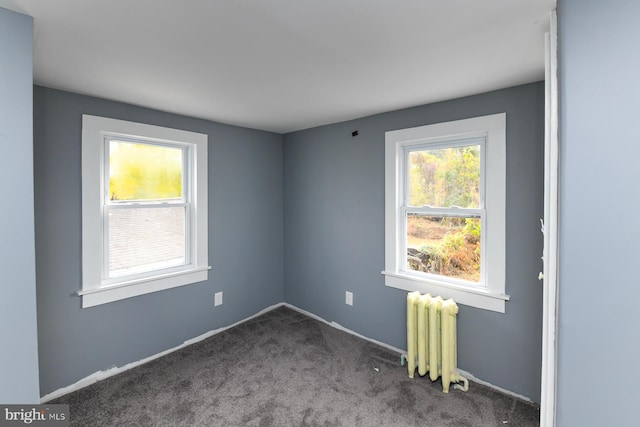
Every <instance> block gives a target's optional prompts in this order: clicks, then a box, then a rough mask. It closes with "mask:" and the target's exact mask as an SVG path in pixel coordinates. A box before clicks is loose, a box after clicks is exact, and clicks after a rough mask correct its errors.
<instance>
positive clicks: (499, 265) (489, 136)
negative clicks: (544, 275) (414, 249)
mask: <svg viewBox="0 0 640 427" xmlns="http://www.w3.org/2000/svg"><path fill="white" fill-rule="evenodd" d="M475 137H486V143H485V147H484V149H485V154H484V155H485V166H484V172H485V176H484V179H485V199H484V201H485V209H486V214H485V215H486V218H485V221H486V225H485V226H484V229H483V230H482V232H483V234H485V247H483V255H482V256H483V272H482V274H483V277H482V281H481V283H482V286H475V285H474V286H471V285H470V286H467V285H463V284H457V283H452V282H449V281H443V280H438V276H435V275H434V276H431V275H424V274H423V275H418V274H416V275H413V274H411V273H408V272H406V271H403V269H402V268H403V265H404V261H403V260H404V258H406V255H405V254H401V253H400V250H399V249H400V247H401V246H402V238H403V237H402V232H403V221H402V220H401V219H402V218H403V217H402V209H401V206H402V203H403V201H402V200H401V198H402V194H403V189H402V187H403V180H404V171H403V169H404V162H405V160H404V152H405V147H407V146H411V145H424V144H428V143H436V142H442V141H451V140H456V139H467V138H475ZM505 230H506V114H505V113H500V114H493V115H489V116H482V117H474V118H471V119H464V120H456V121H452V122H446V123H438V124H434V125H427V126H419V127H415V128H409V129H400V130H395V131H389V132H386V134H385V270H384V271H383V272H382V273H383V274H384V275H385V285H386V286H389V287H393V288H398V289H402V290H405V291H409V292H411V291H416V290H418V291H420V292H423V293H427V292H429V293H431V294H435V295H442V296H443V297H445V298H454V299H455V300H456V301H457V302H459V303H461V304H465V305H469V306H472V307H477V308H482V309H486V310H491V311H496V312H500V313H504V312H505V301H507V300H509V296H508V295H506V294H505V282H506V278H505V273H506V231H505ZM401 257H402V258H401Z"/></svg>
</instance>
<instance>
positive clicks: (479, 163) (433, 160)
mask: <svg viewBox="0 0 640 427" xmlns="http://www.w3.org/2000/svg"><path fill="white" fill-rule="evenodd" d="M385 174H386V178H385V181H386V184H385V186H386V188H385V191H386V193H385V246H386V247H385V271H384V272H383V274H385V283H386V285H387V286H391V287H395V288H399V289H403V290H407V291H415V290H419V291H421V292H430V293H432V294H437V295H443V296H445V297H452V298H454V299H456V301H458V302H460V303H462V304H466V305H471V306H474V307H479V308H484V309H488V310H493V311H498V312H502V313H503V312H504V307H505V301H506V300H508V299H509V297H508V296H507V295H505V192H506V185H505V176H506V115H505V114H504V113H502V114H495V115H491V116H483V117H477V118H472V119H466V120H458V121H454V122H447V123H440V124H435V125H429V126H421V127H417V128H410V129H402V130H396V131H391V132H387V133H386V143H385Z"/></svg>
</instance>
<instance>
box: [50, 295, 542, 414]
mask: <svg viewBox="0 0 640 427" xmlns="http://www.w3.org/2000/svg"><path fill="white" fill-rule="evenodd" d="M282 306H284V307H287V308H290V309H292V310H295V311H297V312H299V313H302V314H304V315H305V316H309V317H311V318H312V319H315V320H318V321H320V322H322V323H325V324H327V325H329V326H331V327H333V328H336V329H339V330H341V331H343V332H346V333H348V334H350V335H354V336H356V337H358V338H362V339H363V340H367V341H369V342H372V343H374V344H377V345H379V346H381V347H385V348H388V349H389V350H391V351H394V352H396V353H398V364H399V363H400V355H402V354H405V353H406V350H402V349H399V348H397V347H393V346H391V345H389V344H385V343H383V342H380V341H377V340H374V339H373V338H369V337H366V336H364V335H361V334H359V333H357V332H355V331H352V330H351V329H348V328H345V327H344V326H342V325H340V324H339V323H336V322H329V321H327V320H325V319H323V318H322V317H320V316H316V315H315V314H313V313H310V312H308V311H306V310H303V309H301V308H298V307H296V306H294V305H291V304H288V303H284V302H281V303H278V304H274V305H272V306H270V307H267V308H265V309H263V310H260V311H259V312H257V313H256V314H254V315H252V316H249V317H247V318H245V319H242V320H239V321H237V322H235V323H233V324H232V325H229V326H224V327H222V328H218V329H215V330H212V331H209V332H205V333H204V334H202V335H198V336H197V337H195V338H191V339H189V340H186V341H185V342H183V343H182V344H180V345H179V346H176V347H173V348H170V349H168V350H165V351H162V352H160V353H157V354H154V355H152V356H149V357H145V358H144V359H141V360H138V361H136V362H131V363H128V364H126V365H124V366H114V367H112V368H109V369H107V370H104V371H97V372H94V373H93V374H91V375H89V376H87V377H85V378H82V379H81V380H79V381H77V382H75V383H73V384H71V385H69V386H66V387H62V388H59V389H57V390H55V391H53V392H51V393H49V394H47V395H45V396H43V397H41V398H40V403H46V402H49V401H50V400H53V399H57V398H58V397H61V396H64V395H65V394H69V393H71V392H74V391H77V390H80V389H82V388H84V387H87V386H89V385H91V384H94V383H96V382H98V381H102V380H104V379H106V378H109V377H112V376H114V375H117V374H120V373H122V372H125V371H128V370H129V369H133V368H135V367H137V366H140V365H143V364H145V363H147V362H151V361H152V360H155V359H158V358H159V357H162V356H165V355H167V354H170V353H173V352H174V351H178V350H180V349H182V348H185V347H187V346H190V345H192V344H195V343H197V342H200V341H202V340H205V339H207V338H209V337H211V336H213V335H216V334H219V333H220V332H223V331H226V330H227V329H229V328H233V327H234V326H237V325H239V324H241V323H243V322H246V321H247V320H251V319H253V318H255V317H258V316H261V315H263V314H264V313H267V312H269V311H271V310H274V309H276V308H278V307H282ZM458 370H459V371H460V374H462V375H463V376H464V377H466V378H467V379H469V380H471V381H473V382H476V383H479V384H482V385H484V386H487V387H489V388H492V389H494V390H497V391H499V392H500V393H504V394H507V395H510V396H513V397H516V398H518V399H521V400H524V401H526V402H530V403H533V401H532V400H531V399H529V398H528V397H526V396H522V395H519V394H517V393H514V392H512V391H509V390H506V389H504V388H502V387H498V386H496V385H493V384H491V383H488V382H486V381H482V380H480V379H478V378H476V377H475V376H474V375H473V374H470V373H469V372H466V371H463V370H462V369H458Z"/></svg>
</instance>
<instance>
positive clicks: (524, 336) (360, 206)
mask: <svg viewBox="0 0 640 427" xmlns="http://www.w3.org/2000/svg"><path fill="white" fill-rule="evenodd" d="M499 112H506V113H507V176H508V177H507V272H506V277H507V285H506V291H507V293H508V294H510V295H511V301H509V302H507V305H506V314H498V313H495V312H488V311H484V310H479V309H475V308H470V307H467V306H461V310H460V315H459V323H458V328H459V335H458V342H459V353H458V356H459V366H460V368H462V369H464V370H466V371H469V372H471V373H472V374H474V375H475V376H477V377H478V378H480V379H482V380H485V381H488V382H490V383H492V384H495V385H497V386H500V387H503V388H505V389H508V390H511V391H513V392H516V393H519V394H522V395H524V396H527V397H529V398H530V399H532V400H534V401H539V400H540V369H541V346H542V341H541V328H542V289H541V282H538V280H537V275H538V272H539V271H541V269H542V265H541V260H540V257H541V255H542V235H541V233H540V222H539V218H541V217H542V215H543V167H544V164H543V154H544V136H543V131H544V85H543V84H542V83H536V84H530V85H525V86H519V87H514V88H510V89H505V90H500V91H496V92H491V93H487V94H482V95H477V96H471V97H467V98H462V99H457V100H453V101H447V102H442V103H437V104H431V105H426V106H422V107H417V108H411V109H407V110H401V111H394V112H389V113H385V114H380V115H375V116H371V117H366V118H363V119H359V120H354V121H350V122H345V123H338V124H334V125H329V126H323V127H318V128H314V129H309V130H305V131H300V132H295V133H291V134H287V135H285V139H284V140H285V144H284V197H285V207H284V213H285V249H284V252H285V259H286V263H285V299H286V301H287V302H288V303H291V304H293V305H295V306H297V307H300V308H302V309H305V310H308V311H310V312H312V313H315V314H317V315H319V316H321V317H323V318H325V319H327V320H330V321H336V322H338V323H339V324H341V325H343V326H345V327H347V328H350V329H352V330H354V331H356V332H358V333H360V334H363V335H365V336H367V337H369V338H373V339H376V340H379V341H382V342H384V343H387V344H390V345H393V346H395V347H399V348H406V318H405V313H406V308H405V298H406V293H405V292H403V291H400V290H396V289H392V288H387V287H385V285H384V278H383V276H382V275H381V274H380V272H381V271H382V270H383V269H384V137H385V135H384V133H385V131H388V130H394V129H401V128H407V127H413V126H420V125H427V124H433V123H438V122H444V121H450V120H457V119H462V118H469V117H474V116H480V115H486V114H493V113H499ZM356 129H357V130H358V132H359V136H357V137H355V138H353V137H351V131H353V130H356ZM346 290H349V291H352V292H354V305H353V307H350V306H347V305H346V304H345V302H344V298H345V291H346Z"/></svg>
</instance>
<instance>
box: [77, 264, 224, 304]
mask: <svg viewBox="0 0 640 427" xmlns="http://www.w3.org/2000/svg"><path fill="white" fill-rule="evenodd" d="M210 269H211V267H203V268H197V269H193V270H188V271H180V272H176V273H171V274H165V275H162V276H154V277H148V278H144V279H138V280H132V281H128V282H121V283H118V284H115V285H109V286H103V287H100V288H95V289H83V290H81V291H78V293H77V294H78V295H79V296H81V297H82V308H88V307H94V306H96V305H101V304H106V303H109V302H113V301H118V300H121V299H125V298H131V297H135V296H138V295H144V294H148V293H151V292H157V291H162V290H165V289H170V288H176V287H179V286H185V285H190V284H192V283H197V282H203V281H205V280H207V277H208V271H209V270H210Z"/></svg>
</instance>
